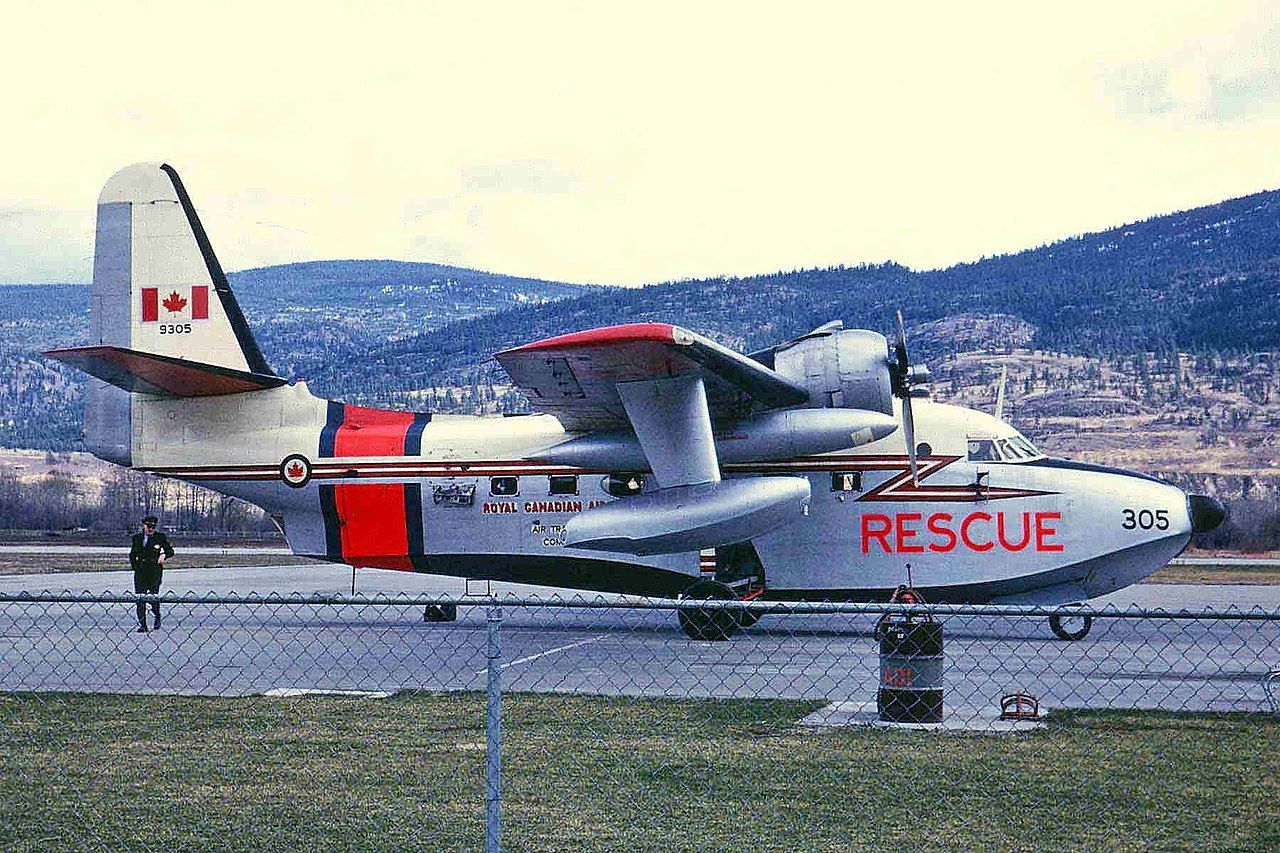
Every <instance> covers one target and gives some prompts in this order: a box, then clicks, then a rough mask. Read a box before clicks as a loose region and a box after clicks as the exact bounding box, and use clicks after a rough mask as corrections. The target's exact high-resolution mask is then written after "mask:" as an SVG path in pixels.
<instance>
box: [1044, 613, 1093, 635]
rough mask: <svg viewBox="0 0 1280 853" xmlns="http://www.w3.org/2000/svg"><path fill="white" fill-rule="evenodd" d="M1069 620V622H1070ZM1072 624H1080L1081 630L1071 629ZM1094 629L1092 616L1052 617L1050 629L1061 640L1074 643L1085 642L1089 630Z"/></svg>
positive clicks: (1050, 618)
mask: <svg viewBox="0 0 1280 853" xmlns="http://www.w3.org/2000/svg"><path fill="white" fill-rule="evenodd" d="M1068 620H1069V621H1068ZM1072 623H1078V624H1079V626H1080V627H1079V628H1077V629H1076V630H1072V629H1071V627H1070V626H1071V624H1072ZM1092 627H1093V617H1092V616H1067V617H1065V619H1064V617H1062V616H1056V615H1055V616H1050V617H1049V628H1050V629H1051V630H1052V631H1053V633H1054V635H1055V636H1056V637H1057V638H1058V639H1059V640H1066V641H1068V642H1072V641H1075V640H1083V639H1084V638H1085V637H1086V636H1087V635H1088V633H1089V629H1090V628H1092Z"/></svg>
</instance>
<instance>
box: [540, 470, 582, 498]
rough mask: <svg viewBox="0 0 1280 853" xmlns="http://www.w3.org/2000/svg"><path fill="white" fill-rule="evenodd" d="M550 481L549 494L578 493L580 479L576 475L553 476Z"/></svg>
mask: <svg viewBox="0 0 1280 853" xmlns="http://www.w3.org/2000/svg"><path fill="white" fill-rule="evenodd" d="M550 480H551V482H550V484H549V485H548V487H547V494H550V495H576V494H577V493H578V478H577V476H576V475H574V474H552V475H551V477H550Z"/></svg>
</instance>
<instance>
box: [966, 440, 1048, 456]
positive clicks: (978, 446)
mask: <svg viewBox="0 0 1280 853" xmlns="http://www.w3.org/2000/svg"><path fill="white" fill-rule="evenodd" d="M1041 455H1042V454H1041V453H1040V451H1039V450H1038V449H1037V448H1036V446H1035V445H1034V444H1032V443H1031V441H1030V440H1029V439H1028V438H1027V437H1026V436H1023V435H1011V436H1005V437H1002V438H994V437H993V438H987V437H985V436H983V437H979V436H970V437H969V461H970V462H1023V461H1026V460H1028V459H1036V458H1038V457H1040V456H1041Z"/></svg>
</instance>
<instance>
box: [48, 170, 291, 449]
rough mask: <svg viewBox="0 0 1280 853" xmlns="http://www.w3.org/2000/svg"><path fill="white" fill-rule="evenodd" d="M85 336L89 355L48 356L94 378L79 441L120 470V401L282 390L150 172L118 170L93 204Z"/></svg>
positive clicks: (127, 405) (186, 202)
mask: <svg viewBox="0 0 1280 853" xmlns="http://www.w3.org/2000/svg"><path fill="white" fill-rule="evenodd" d="M89 334H90V340H91V346H89V347H78V348H75V349H72V350H55V351H54V352H53V353H51V355H52V356H53V357H55V358H60V359H61V360H63V361H67V362H69V363H71V364H75V365H76V366H77V367H81V368H83V369H85V370H86V371H88V372H89V373H91V374H93V376H94V377H95V379H92V380H90V384H89V389H88V392H87V394H86V399H85V439H86V442H87V444H88V446H89V449H90V450H91V451H92V452H93V453H94V454H95V455H97V456H100V457H102V458H103V459H108V460H110V461H112V462H118V463H120V464H122V465H128V464H130V460H131V456H132V454H131V451H130V445H131V435H132V408H133V407H132V402H131V399H130V397H129V391H139V392H143V393H161V394H164V393H168V394H170V395H171V396H202V395H205V394H227V393H235V392H236V391H244V390H250V389H252V388H255V387H270V386H272V385H278V384H281V383H282V382H283V380H281V379H279V377H277V376H276V375H275V373H274V372H273V371H272V370H271V368H270V366H268V365H267V362H266V359H264V358H263V357H262V352H261V350H259V349H258V344H257V342H256V341H254V339H253V334H252V333H251V332H250V331H249V327H248V324H247V323H245V319H244V314H243V313H242V312H241V311H240V306H239V304H238V303H237V302H236V298H235V295H234V294H233V293H232V292H231V286H230V285H229V284H228V283H227V277H226V275H225V274H224V273H223V271H222V265H221V264H219V263H218V258H217V256H216V255H214V253H213V247H212V246H211V245H210V244H209V238H208V235H206V234H205V231H204V226H203V225H201V224H200V217H199V216H197V215H196V210H195V207H194V206H192V204H191V198H190V197H189V196H188V195H187V190H186V188H185V187H184V186H183V185H182V180H181V178H179V177H178V173H177V172H176V171H175V170H174V168H173V167H172V166H168V165H164V164H160V163H135V164H134V165H132V166H126V167H125V168H123V169H121V170H120V171H119V172H116V173H115V174H114V175H112V176H111V178H110V180H108V181H107V183H106V186H104V187H103V188H102V193H101V194H100V195H99V196H98V226H97V232H96V235H95V246H94V258H93V287H92V290H91V293H90V315H89ZM161 368H165V369H166V370H167V371H168V378H165V377H166V370H162V369H161ZM175 371H176V375H179V376H180V378H179V379H178V380H177V381H176V384H175V380H173V378H172V377H173V375H175ZM210 376H217V377H221V378H222V380H224V381H213V380H211V379H208V377H210ZM157 377H160V380H159V381H158V380H157ZM228 378H229V379H230V381H226V380H228ZM113 386H116V387H113Z"/></svg>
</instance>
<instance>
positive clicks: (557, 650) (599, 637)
mask: <svg viewBox="0 0 1280 853" xmlns="http://www.w3.org/2000/svg"><path fill="white" fill-rule="evenodd" d="M607 636H609V635H608V634H597V635H596V636H594V637H587V639H585V640H578V641H577V642H576V643H566V644H565V645H563V646H556V647H555V648H554V649H547V650H546V651H545V652H538V653H537V654H536V655H528V656H526V657H522V658H516V659H515V660H513V661H507V662H506V663H504V664H503V665H502V666H500V667H499V669H506V668H507V667H511V666H518V665H520V664H522V663H529V662H530V661H535V660H537V659H538V658H545V657H547V656H548V655H554V654H558V653H560V652H567V651H569V649H576V648H578V647H579V646H588V645H591V644H592V643H598V642H600V641H601V640H603V639H604V638H605V637H607ZM488 671H489V670H488V667H486V668H484V669H477V670H476V671H475V674H476V675H484V674H485V673H486V672H488Z"/></svg>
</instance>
